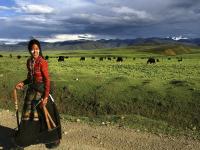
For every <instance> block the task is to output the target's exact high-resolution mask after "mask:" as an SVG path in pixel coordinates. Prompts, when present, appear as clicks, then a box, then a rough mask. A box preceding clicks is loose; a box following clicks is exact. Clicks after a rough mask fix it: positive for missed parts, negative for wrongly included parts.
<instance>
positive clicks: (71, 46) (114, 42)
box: [0, 38, 200, 51]
mask: <svg viewBox="0 0 200 150" xmlns="http://www.w3.org/2000/svg"><path fill="white" fill-rule="evenodd" d="M162 44H184V45H194V46H200V38H196V39H180V40H177V39H176V40H174V39H173V38H137V39H124V40H122V39H110V40H105V39H101V40H97V41H89V40H77V41H64V42H55V43H47V42H41V46H42V48H43V50H75V49H76V50H77V49H78V50H93V49H105V48H118V47H127V46H133V45H162ZM27 45H28V43H27V42H20V43H18V44H5V43H2V42H0V50H5V51H16V50H27Z"/></svg>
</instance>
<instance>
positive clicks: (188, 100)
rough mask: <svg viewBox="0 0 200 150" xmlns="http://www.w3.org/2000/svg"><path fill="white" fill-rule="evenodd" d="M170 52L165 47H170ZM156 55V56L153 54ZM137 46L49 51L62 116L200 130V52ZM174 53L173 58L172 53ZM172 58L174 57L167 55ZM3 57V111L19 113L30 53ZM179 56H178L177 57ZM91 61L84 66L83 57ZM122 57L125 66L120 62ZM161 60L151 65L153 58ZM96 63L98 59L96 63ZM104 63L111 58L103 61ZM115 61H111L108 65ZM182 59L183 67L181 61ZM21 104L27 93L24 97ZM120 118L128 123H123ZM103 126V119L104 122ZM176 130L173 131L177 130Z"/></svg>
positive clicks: (0, 91) (0, 77)
mask: <svg viewBox="0 0 200 150" xmlns="http://www.w3.org/2000/svg"><path fill="white" fill-rule="evenodd" d="M165 47H166V46H165ZM153 49H155V50H156V51H153ZM170 49H171V51H169V50H167V51H162V50H160V48H159V47H156V48H155V47H153V46H135V47H128V48H118V49H106V50H104V49H102V50H76V51H75V50H73V51H70V50H67V51H44V56H45V55H48V56H50V57H57V56H59V55H64V56H69V58H68V59H65V62H58V61H57V58H49V60H48V62H49V71H50V75H51V80H52V81H53V82H52V83H53V84H52V87H53V89H54V90H53V95H54V97H55V99H56V103H57V105H58V108H59V110H60V112H62V113H63V114H68V115H73V116H82V117H89V118H94V120H95V119H97V118H102V117H103V118H106V119H107V120H109V122H112V121H113V122H118V123H119V121H120V122H121V121H122V123H123V124H127V125H129V126H140V127H144V128H145V129H146V128H147V129H149V130H151V129H155V130H162V131H164V130H171V131H174V132H175V130H177V129H181V130H190V131H191V132H196V133H198V132H197V131H199V130H200V115H199V114H200V77H199V74H200V69H199V68H200V61H199V59H200V49H199V48H197V47H195V48H194V47H192V48H190V49H186V50H185V49H184V48H183V47H178V48H177V49H176V47H175V48H174V47H170ZM172 51H173V53H172ZM165 52H166V53H167V54H169V52H170V53H171V54H172V56H166V55H163V54H165ZM10 53H11V52H1V53H0V54H2V55H3V56H4V57H2V58H0V100H1V102H0V107H2V108H6V109H11V108H14V105H13V102H12V89H13V87H14V85H15V84H16V83H17V82H18V81H21V80H24V79H25V78H26V74H27V70H26V65H25V64H26V60H27V58H25V57H22V58H21V59H17V58H16V56H17V55H23V56H25V55H26V56H28V55H29V54H28V53H27V52H13V53H12V55H13V57H12V58H10V57H9V54H10ZM174 54H176V55H174ZM81 56H84V57H86V60H85V61H80V57H81ZM118 56H122V57H123V58H124V60H123V62H116V57H118ZM150 56H152V57H155V58H156V59H159V62H157V63H156V64H147V63H146V62H147V58H148V57H150ZM91 57H95V59H92V58H91ZM99 57H106V59H104V60H103V61H99ZM107 57H111V59H112V60H108V59H107ZM180 57H182V58H183V60H182V61H178V58H180ZM19 94H20V97H21V98H20V99H21V102H23V98H24V95H25V90H24V91H21V92H19ZM121 116H123V117H125V119H123V120H121V119H120V118H121ZM100 120H101V119H100ZM172 129H173V130H172Z"/></svg>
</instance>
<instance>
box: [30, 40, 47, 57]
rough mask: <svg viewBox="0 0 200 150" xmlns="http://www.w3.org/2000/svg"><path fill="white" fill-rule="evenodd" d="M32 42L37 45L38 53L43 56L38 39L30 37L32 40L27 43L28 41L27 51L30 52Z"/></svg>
mask: <svg viewBox="0 0 200 150" xmlns="http://www.w3.org/2000/svg"><path fill="white" fill-rule="evenodd" d="M34 44H36V45H37V46H38V48H39V49H40V52H39V55H40V56H42V57H43V55H42V49H41V46H40V42H39V41H38V40H36V39H32V40H30V41H29V43H28V51H29V53H30V54H31V50H32V46H33V45H34Z"/></svg>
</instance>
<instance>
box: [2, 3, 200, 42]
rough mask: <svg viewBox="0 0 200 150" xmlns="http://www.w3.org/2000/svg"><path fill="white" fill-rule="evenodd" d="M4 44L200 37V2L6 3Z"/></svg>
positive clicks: (3, 20)
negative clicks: (31, 40)
mask: <svg viewBox="0 0 200 150" xmlns="http://www.w3.org/2000/svg"><path fill="white" fill-rule="evenodd" d="M0 23H1V26H0V41H11V42H12V41H16V40H17V41H24V40H29V38H30V37H36V38H38V39H40V40H43V41H48V42H55V41H64V40H77V39H83V38H84V39H91V40H95V39H102V38H104V39H110V38H123V39H125V38H138V37H143V38H146V37H168V36H180V35H182V36H183V37H188V38H196V37H200V30H199V27H198V26H199V24H200V1H199V0H165V1H164V0H151V1H150V0H56V1H55V0H0Z"/></svg>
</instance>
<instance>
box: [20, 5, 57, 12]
mask: <svg viewBox="0 0 200 150" xmlns="http://www.w3.org/2000/svg"><path fill="white" fill-rule="evenodd" d="M21 9H22V10H23V11H24V12H25V13H33V14H50V13H53V12H54V8H52V7H49V6H47V5H35V4H31V5H25V6H22V7H21Z"/></svg>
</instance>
